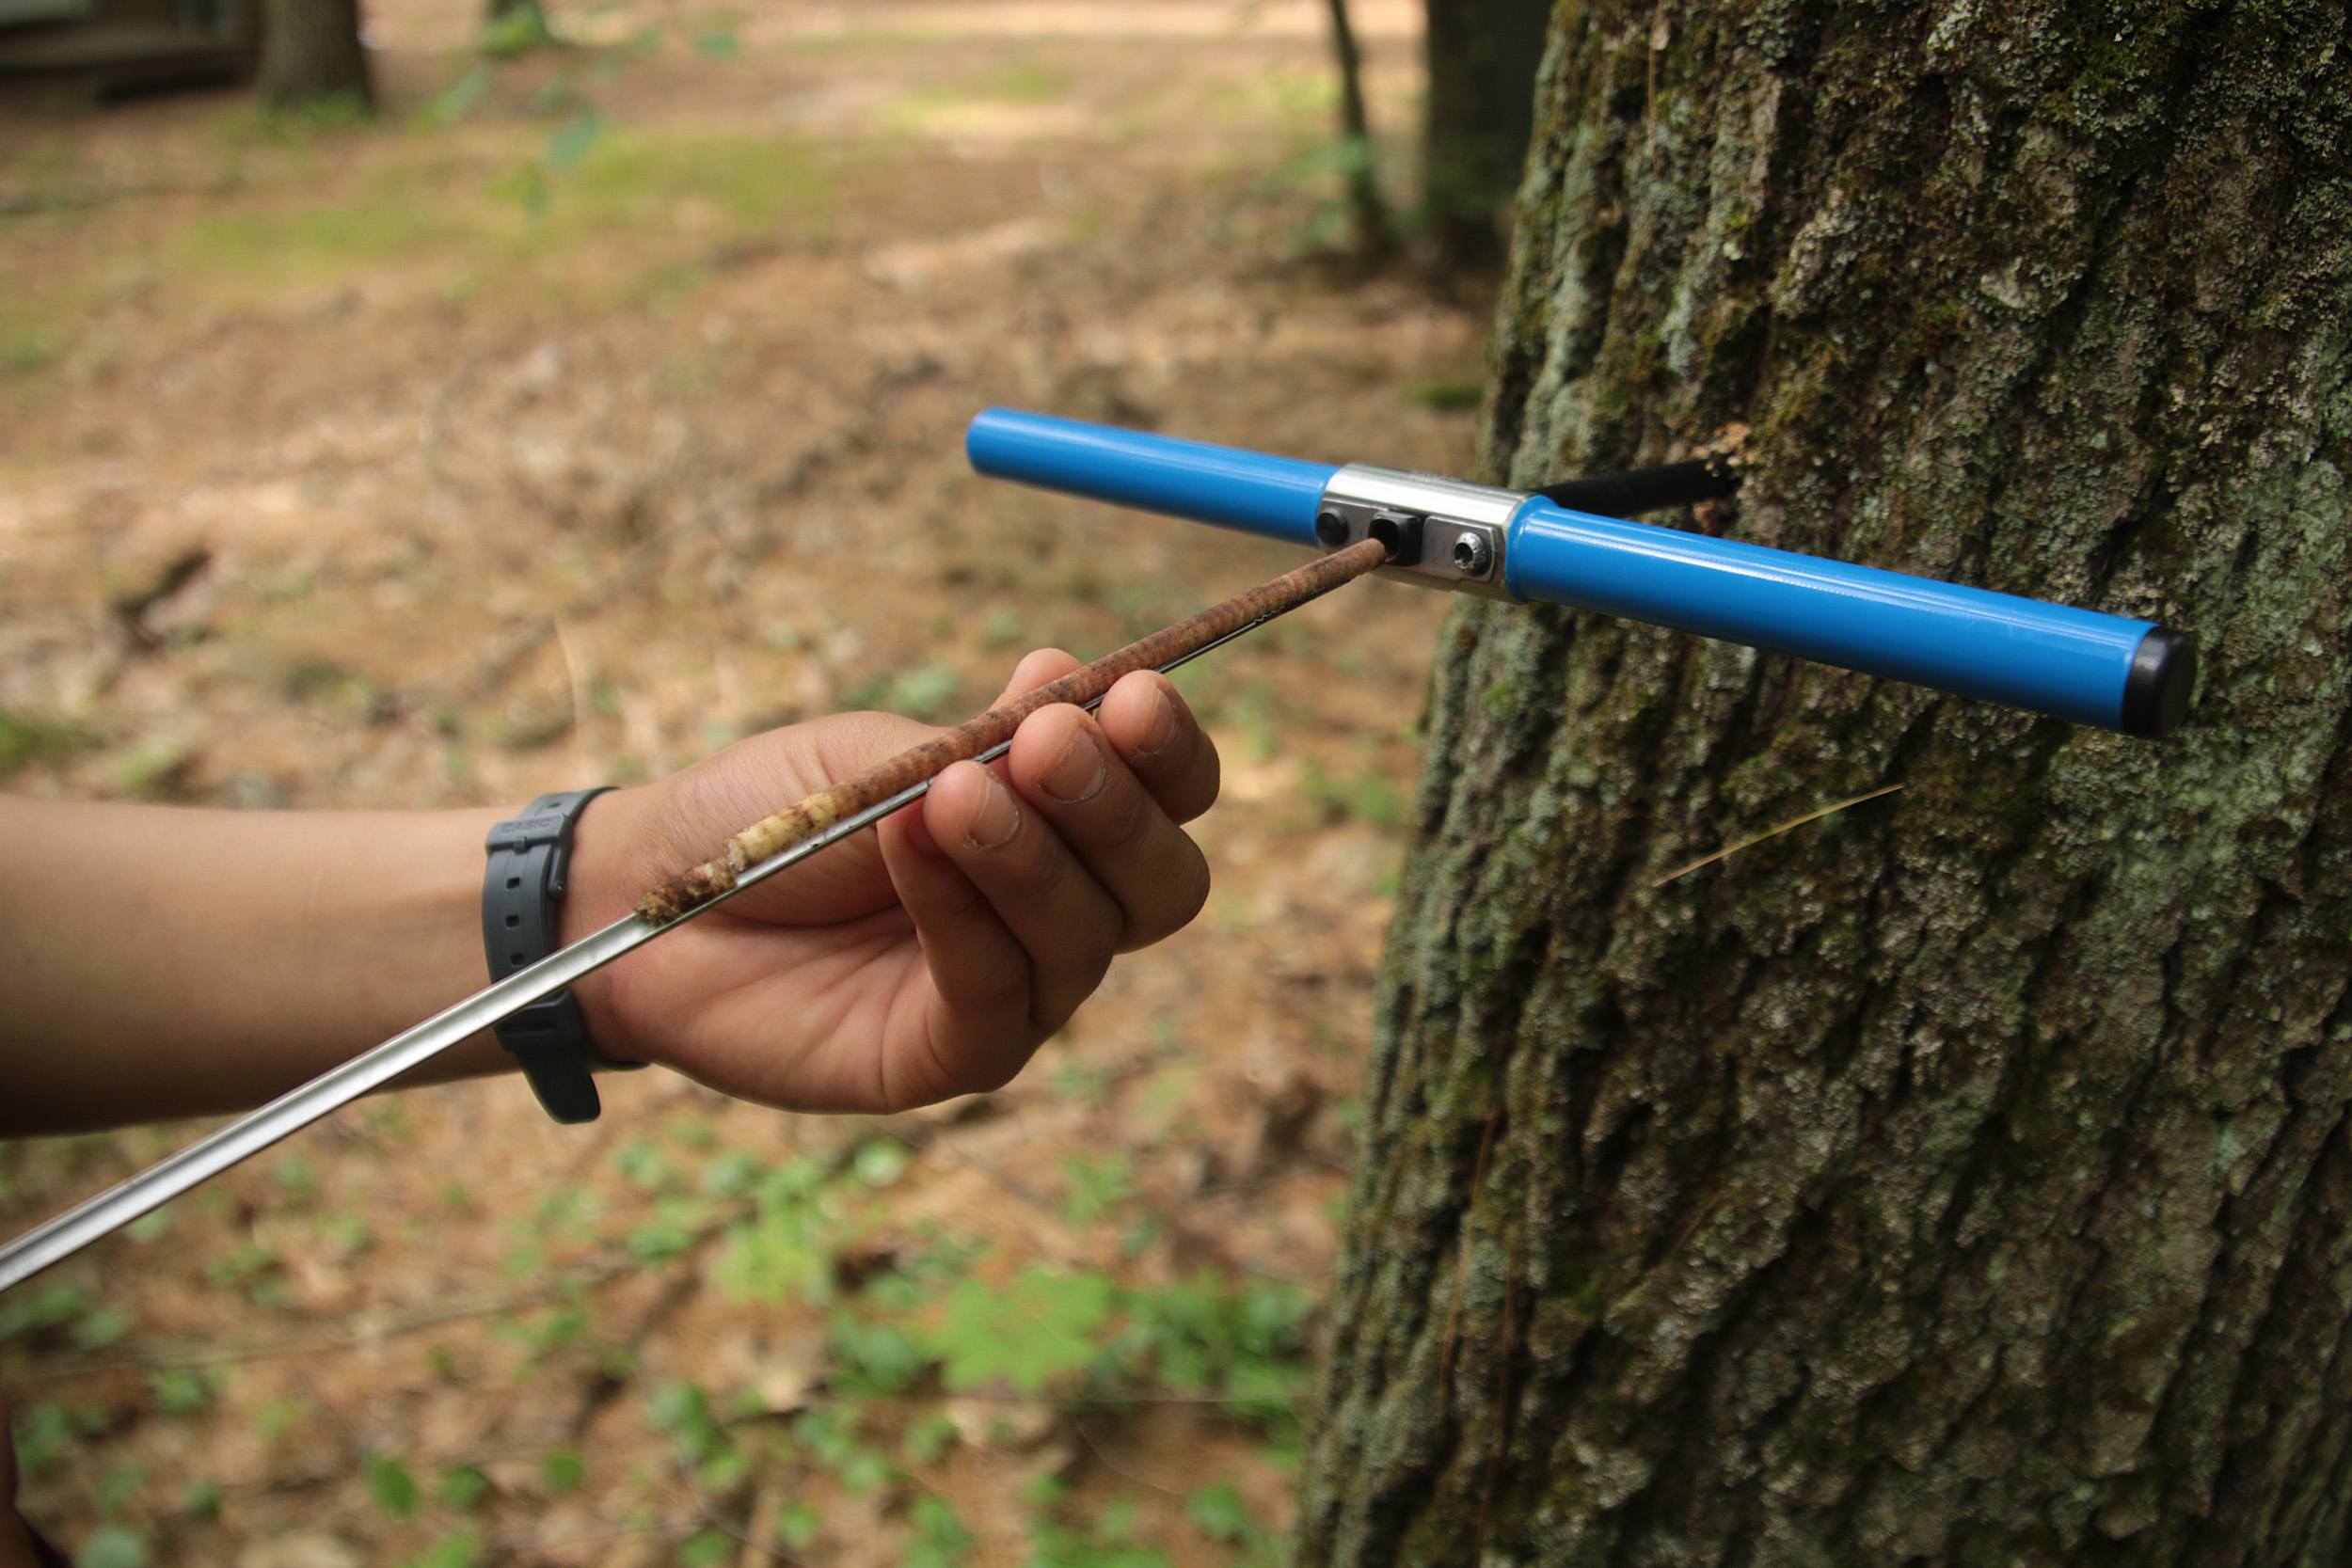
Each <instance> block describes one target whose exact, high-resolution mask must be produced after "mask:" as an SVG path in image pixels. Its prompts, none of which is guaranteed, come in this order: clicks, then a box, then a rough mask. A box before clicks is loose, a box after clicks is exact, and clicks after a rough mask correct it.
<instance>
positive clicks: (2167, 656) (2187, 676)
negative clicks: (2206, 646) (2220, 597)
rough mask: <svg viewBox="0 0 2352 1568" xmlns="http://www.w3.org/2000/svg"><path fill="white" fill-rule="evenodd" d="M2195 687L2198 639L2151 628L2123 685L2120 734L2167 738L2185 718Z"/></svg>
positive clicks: (2182, 633) (2165, 628) (2142, 640)
mask: <svg viewBox="0 0 2352 1568" xmlns="http://www.w3.org/2000/svg"><path fill="white" fill-rule="evenodd" d="M2196 686H2197V639H2196V638H2194V637H2191V636H2190V635H2189V634H2188V633H2187V632H2185V631H2174V630H2173V629H2172V628H2171V627H2170V626H2154V627H2151V628H2150V630H2149V632H2148V635H2147V636H2145V637H2143V638H2141V639H2140V640H2139V651H2138V652H2137V653H2136V654H2134V655H2132V673H2130V674H2129V675H2128V676H2126V677H2125V678H2124V681H2123V733H2124V734H2125V735H2142V736H2160V735H2170V734H2171V733H2172V732H2173V731H2174V730H2177V729H2179V728H2180V727H2181V721H2182V720H2184V719H2185V718H2187V717H2188V699H2189V694H2190V692H2191V691H2193V690H2194V689H2196Z"/></svg>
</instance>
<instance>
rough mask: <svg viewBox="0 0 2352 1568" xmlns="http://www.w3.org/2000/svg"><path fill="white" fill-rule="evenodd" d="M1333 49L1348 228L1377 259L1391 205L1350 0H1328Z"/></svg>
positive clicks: (1385, 244) (1359, 250)
mask: <svg viewBox="0 0 2352 1568" xmlns="http://www.w3.org/2000/svg"><path fill="white" fill-rule="evenodd" d="M1329 4H1330V9H1331V53H1332V55H1334V56H1335V59H1336V63H1337V65H1338V67H1339V72H1340V158H1341V169H1340V173H1341V178H1342V180H1343V182H1344V183H1345V189H1346V192H1347V217H1348V227H1349V229H1350V230H1352V233H1351V235H1350V240H1351V242H1352V244H1353V245H1354V248H1355V251H1356V254H1357V255H1358V256H1359V257H1360V258H1362V259H1363V260H1365V261H1378V260H1380V258H1382V257H1383V256H1386V255H1387V254H1388V253H1389V210H1388V204H1387V203H1386V202H1384V201H1382V200H1381V199H1380V179H1379V174H1378V171H1377V170H1376V169H1375V168H1374V166H1373V159H1372V121H1371V119H1370V117H1369V116H1367V115H1366V114H1365V112H1364V57H1363V53H1362V51H1360V50H1359V49H1358V48H1357V47H1356V29H1355V26H1354V25H1353V24H1351V23H1350V22H1349V21H1348V19H1347V0H1329Z"/></svg>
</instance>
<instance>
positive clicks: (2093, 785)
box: [1298, 0, 2352, 1568]
mask: <svg viewBox="0 0 2352 1568" xmlns="http://www.w3.org/2000/svg"><path fill="white" fill-rule="evenodd" d="M1554 28H1555V33H1554V37H1553V39H1552V40H1551V44H1550V48H1549V53H1548V55H1547V65H1546V68H1545V73H1544V80H1543V82H1542V84H1541V86H1540V87H1539V90H1538V96H1537V119H1536V133H1535V141H1534V149H1533V151H1532V152H1531V155H1530V160H1531V174H1530V179H1529V181H1528V182H1527V184H1526V186H1525V190H1524V208H1523V213H1522V216H1521V221H1520V229H1519V232H1518V238H1517V240H1516V242H1515V245H1514V258H1513V266H1512V273H1511V278H1510V281H1509V283H1508V285H1507V287H1506V292H1505V296H1504V299H1503V302H1502V308H1501V313H1500V318H1499V323H1498V327H1497V333H1498V338H1497V344H1496V349H1495V358H1494V365H1495V374H1496V377H1497V381H1496V385H1495V387H1494V388H1492V392H1491V396H1490V399H1489V408H1490V414H1489V419H1490V424H1489V427H1488V429H1487V431H1486V457H1485V462H1486V467H1487V468H1488V471H1489V473H1490V475H1491V476H1492V477H1494V478H1496V479H1498V480H1506V481H1509V482H1513V483H1520V484H1530V483H1541V482H1543V481H1546V480H1549V479H1552V478H1554V477H1557V476H1560V475H1564V474H1572V473H1577V472H1582V471H1593V470H1598V469H1606V468H1612V467H1628V466H1632V465H1635V464H1640V463H1656V462H1663V461H1667V460H1670V459H1674V458H1677V457H1681V456H1684V455H1687V454H1689V453H1690V451H1692V448H1693V447H1694V446H1695V445H1696V444H1698V443H1700V442H1703V441H1705V440H1707V439H1708V438H1709V437H1710V436H1714V435H1715V434H1716V433H1717V432H1718V431H1719V429H1721V428H1722V427H1724V425H1726V424H1728V423H1730V422H1732V421H1735V420H1738V421H1744V422H1747V423H1749V424H1752V425H1753V426H1754V435H1753V436H1752V437H1751V439H1750V441H1749V444H1748V448H1747V451H1748V453H1749V455H1750V456H1751V458H1752V459H1753V464H1752V467H1751V468H1750V477H1749V478H1748V480H1747V483H1746V487H1745V490H1744V492H1743V494H1742V496H1741V498H1740V502H1739V510H1738V513H1737V515H1731V516H1715V517H1711V518H1710V519H1708V526H1710V527H1712V528H1715V529H1718V530H1720V531H1726V532H1729V533H1732V534H1735V535H1737V536H1740V537H1743V538H1748V539H1753V540H1756V541H1759V542H1763V543H1767V544H1772V545H1778V546H1787V547H1790V548H1795V549H1801V550H1806V551H1811V552H1815V553H1819V554H1823V555H1831V556H1837V557H1841V558H1844V559H1847V560H1854V561H1862V562H1871V563H1873V564H1878V565H1883V566H1890V567H1896V568H1899V569H1902V570H1906V571H1912V572H1919V573H1925V574H1929V575H1932V576H1936V577H1942V578H1953V579H1957V580H1961V581H1966V582H1972V583H1978V584H1981V585H1983V586H1986V587H1991V588H1996V589H2002V590H2007V591H2010V592H2015V593H2024V594H2033V595H2035V596H2038V597H2046V598H2054V599H2059V600H2063V601H2066V602H2070V603H2074V604H2081V605H2088V606H2090V607H2093V608H2096V609H2101V610H2110V611H2115V612H2119V613H2122V614H2126V615H2131V616H2136V617H2141V618H2145V619H2150V620H2162V621H2165V622H2167V623H2169V624H2172V625H2175V626H2183V627H2185V628H2187V629H2190V630H2193V631H2195V632H2196V633H2197V634H2198V635H2199V636H2200V638H2201V641H2202V642H2203V645H2204V656H2205V657H2204V663H2205V674H2204V677H2203V679H2202V682H2201V690H2200V694H2199V696H2198V699H2197V705H2196V707H2195V709H2194V710H2193V712H2192V714H2191V717H2190V721H2189V727H2188V728H2187V729H2185V730H2184V731H2183V732H2182V733H2181V734H2179V735H2177V736H2173V737H2172V738H2171V739H2169V740H2168V741H2164V742H2160V743H2151V742H2143V741H2134V740H2128V739H2124V738H2122V737H2119V736H2113V735H2108V734H2106V733H2103V732H2095V731H2089V730H2082V729H2074V728H2070V727H2068V726H2067V725H2065V724H2062V723H2060V722H2058V721H2052V720H2039V719H2032V718H2028V717H2026V716H2024V715H2020V714H2016V713H2010V712H2007V711H2004V710H2000V709H1997V708H1994V707H1992V706H1989V705H1982V704H1976V703H1970V702H1965V701H1962V700H1959V699H1949V698H1944V697H1940V696H1937V695H1935V694H1932V693H1930V692H1926V691H1922V690H1918V689H1911V688H1906V687H1902V686H1899V685H1895V684H1892V683H1887V682H1880V681H1872V680H1868V679H1865V678H1863V677H1860V676H1856V675H1852V674H1849V673H1839V672H1835V671H1829V670H1824V669H1820V668H1817V667H1808V666H1803V665H1800V664H1797V663H1795V662H1793V661H1791V660H1788V659H1786V658H1781V657H1772V656H1763V655H1756V654H1753V653H1750V652H1746V651H1743V650H1740V649H1739V648H1735V647H1731V646H1728V645H1724V644H1716V643H1707V642H1702V641H1696V640H1693V639H1691V638H1687V637H1682V636H1677V635H1673V634H1669V633H1665V632H1661V631H1657V630H1654V629H1650V628H1645V627H1642V626H1631V625H1627V624H1624V623H1615V622H1610V621H1607V620H1603V619H1599V618H1596V617H1589V616H1581V615H1576V614H1571V613H1567V612H1565V611H1552V610H1539V609H1524V608H1513V607H1508V606H1496V605H1488V604H1482V603H1475V602H1473V603H1470V604H1466V605H1465V606H1464V607H1463V608H1462V609H1461V610H1460V611H1459V612H1458V613H1457V615H1456V616H1455V618H1454V621H1453V622H1452V624H1451V626H1449V628H1448V630H1447V632H1446V635H1445V636H1444V638H1443V639H1442V640H1441V642H1440V647H1439V655H1438V662H1437V668H1436V671H1435V673H1434V675H1433V680H1432V686H1431V690H1430V699H1429V714H1428V745H1427V751H1426V753H1425V761H1424V771H1423V783H1422V792H1421V797H1420V800H1419V802H1418V817H1417V821H1418V832H1419V841H1418V844H1417V846H1416V847H1415V849H1414V852H1413V855H1412V858H1411V862H1410V863H1409V865H1408V867H1407V871H1406V877H1405V879H1404V886H1403V888H1402V891H1401V893H1400V895H1399V899H1398V905H1397V912H1396V916H1395V922H1394V926H1393V931H1392V936H1391V943H1390V950H1389V955H1388V958H1387V961H1386V965H1385V973H1384V979H1383V983H1382V990H1381V993H1380V999H1379V1003H1378V1008H1379V1012H1378V1017H1377V1023H1376V1027H1377V1033H1376V1039H1375V1048H1374V1055H1373V1061H1372V1074H1371V1082H1370V1084H1369V1086H1368V1089H1367V1100H1366V1106H1365V1115H1364V1124H1363V1125H1364V1138H1365V1144H1366V1147H1365V1148H1364V1149H1363V1150H1362V1152H1361V1155H1360V1174H1359V1177H1358V1179H1357V1182H1356V1186H1355V1192H1354V1197H1353V1204H1354V1216H1355V1217H1354V1219H1353V1222H1352V1226H1351V1237H1350V1241H1349V1245H1348V1248H1347V1251H1346V1254H1345V1257H1344V1259H1343V1263H1342V1266H1341V1272H1340V1277H1339V1279H1338V1281H1337V1283H1336V1285H1335V1289H1334V1295H1333V1298H1332V1301H1331V1304H1330V1309H1329V1321H1328V1325H1327V1356H1328V1359H1327V1370H1326V1373H1325V1382H1324V1386H1323V1388H1322V1391H1321V1394H1320V1396H1319V1408H1318V1412H1317V1420H1316V1433H1315V1436H1314V1440H1313V1442H1312V1445H1311V1449H1310V1450H1309V1453H1308V1455H1307V1460H1306V1464H1305V1466H1304V1469H1303V1471H1302V1493H1301V1519H1300V1527H1299V1528H1300V1534H1299V1543H1298V1544H1299V1547H1300V1550H1299V1560H1300V1561H1301V1562H1302V1563H1304V1564H1315V1565H1320V1564H1333V1563H1345V1564H1351V1565H1353V1564H1371V1563H1391V1562H1403V1563H1416V1564H1420V1563H1427V1564H1450V1563H1459V1564H1470V1563H1473V1562H1476V1563H1483V1564H1503V1563H1513V1564H1516V1563H1537V1562H1540V1563H1544V1564H1588V1563H1589V1564H1596V1565H1597V1564H1603V1563H1608V1564H1667V1563H1676V1564H1681V1563H1692V1564H1726V1565H1728V1564H1739V1565H1743V1568H1756V1565H1765V1564H1845V1563H1855V1564H1860V1563H1870V1564H1879V1563H1886V1564H1894V1563H1910V1562H1920V1563H1935V1564H1942V1563H1971V1564H1974V1563H1986V1564H2004V1565H2006V1564H2058V1563H2066V1564H2086V1563H2088V1564H2102V1565H2104V1564H2122V1563H2134V1564H2138V1563H2147V1564H2154V1563H2165V1564H2239V1563H2247V1564H2253V1563H2262V1564H2271V1563H2296V1564H2308V1565H2311V1568H2323V1565H2326V1568H2334V1565H2337V1564H2341V1563H2342V1562H2344V1560H2346V1551H2347V1509H2348V1508H2352V1354H2346V1349H2347V1343H2346V1341H2347V1333H2348V1331H2352V1125H2347V1123H2346V1120H2345V1110H2346V1104H2347V1098H2348V1097H2352V992H2348V991H2347V983H2346V975H2347V969H2348V968H2352V958H2348V956H2347V942H2346V938H2347V934H2352V706H2348V704H2347V691H2348V689H2352V635H2348V634H2347V623H2348V622H2352V559H2347V558H2348V557H2352V493H2348V492H2347V487H2346V481H2345V469H2346V467H2347V466H2352V313H2348V312H2347V311H2346V309H2345V302H2346V300H2347V298H2352V173H2347V171H2348V170H2352V38H2347V37H2346V36H2345V34H2346V31H2347V23H2346V12H2345V8H2344V7H2343V6H2342V5H2341V4H2340V3H2319V0H2280V3H2277V4H2268V5H2256V4H2252V3H2250V0H2247V3H2237V4H2230V3H2211V4H2201V5H2185V4H2173V5H2168V6H2140V5H2136V4H2131V3H2129V0H2106V4H2104V5H2102V4H2096V3H2094V4H2091V5H2082V6H2076V5H2060V4H2058V3H2057V0H1973V3H1970V0H1960V3H1957V4H1953V3H1949V0H1934V3H1929V0H1884V3H1883V4H1880V5H1877V6H1862V5H1853V6H1844V7H1837V6H1831V5H1828V4H1822V3H1817V0H1680V3H1675V0H1662V3H1661V0H1638V3H1634V0H1589V3H1583V4H1578V3H1570V4H1567V5H1565V6H1564V7H1563V10H1562V14H1561V15H1560V16H1559V17H1558V18H1557V20H1556V21H1555V24H1554ZM1685 521H1686V522H1687V521H1688V519H1685ZM1895 783H1900V784H1903V785H1905V788H1904V789H1903V791H1902V792H1901V793H1899V794H1896V795H1892V796H1888V797H1885V798H1883V799H1881V800H1874V801H1871V802H1869V803H1867V804H1865V805H1859V806H1855V807H1853V808H1852V809H1851V810H1849V811H1846V812H1843V813H1841V814H1838V815H1836V816H1831V817H1830V818H1828V819H1827V820H1825V821H1822V822H1819V823H1815V824H1813V825H1810V826H1807V827H1802V828H1798V829H1796V830H1794V831H1792V832H1788V833H1786V834H1783V835H1781V836H1779V837H1775V838H1772V839H1771V840H1769V841H1767V842H1765V843H1762V844H1759V845H1756V847H1751V848H1746V849H1742V850H1740V852H1739V853H1737V854H1734V855H1732V856H1731V857H1730V858H1729V859H1727V860H1725V861H1724V862H1721V863H1717V864H1714V865H1711V866H1709V867H1708V868H1706V869H1704V870H1701V871H1698V872H1695V873H1692V874H1691V875H1688V876H1684V877H1680V878H1678V879H1674V880H1672V881H1669V882H1667V883H1665V885H1663V886H1660V885H1657V883H1658V882H1659V880H1660V879H1661V878H1663V877H1665V876H1666V875H1667V874H1668V873H1669V872H1671V871H1673V870H1674V869H1675V868H1677V867H1678V866H1680V865H1682V864H1684V863H1687V862H1689V861H1691V860H1693V859H1696V858H1697V857H1698V856H1700V855H1703V854H1705V853H1707V852H1708V851H1709V850H1712V849H1715V848H1718V847H1722V846H1724V845H1728V844H1732V843H1736V842H1738V841H1739V840H1740V839H1741V838H1744V837H1746V836H1748V835H1749V834H1751V833H1754V832H1759V831H1761V830H1763V829H1764V828H1767V827H1769V826H1771V825H1772V824H1774V823H1778V822H1784V821H1787V820H1788V819H1790V818H1793V817H1796V816H1800V815H1802V814H1804V812H1807V811H1810V810H1812V809H1815V808H1816V807H1818V806H1820V805H1821V804H1824V803H1827V802H1830V801H1835V800H1841V799H1846V798H1850V797H1852V796H1855V795H1859V794H1861V793H1863V792H1864V791H1866V790H1868V789H1871V788H1874V787H1877V786H1879V785H1881V784H1895Z"/></svg>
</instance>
